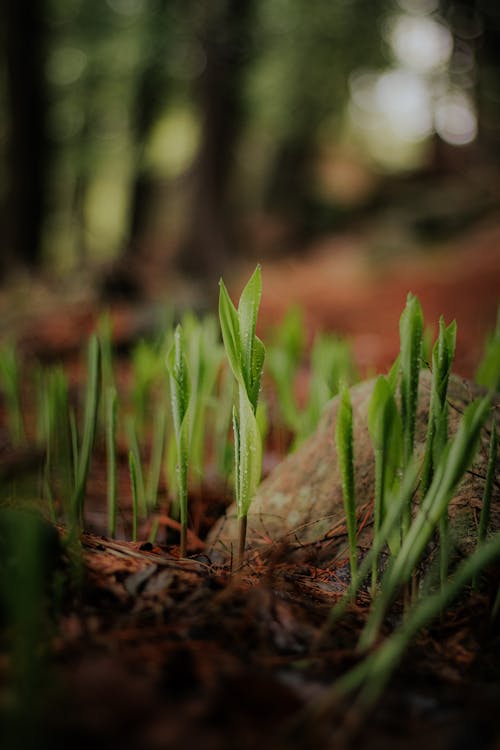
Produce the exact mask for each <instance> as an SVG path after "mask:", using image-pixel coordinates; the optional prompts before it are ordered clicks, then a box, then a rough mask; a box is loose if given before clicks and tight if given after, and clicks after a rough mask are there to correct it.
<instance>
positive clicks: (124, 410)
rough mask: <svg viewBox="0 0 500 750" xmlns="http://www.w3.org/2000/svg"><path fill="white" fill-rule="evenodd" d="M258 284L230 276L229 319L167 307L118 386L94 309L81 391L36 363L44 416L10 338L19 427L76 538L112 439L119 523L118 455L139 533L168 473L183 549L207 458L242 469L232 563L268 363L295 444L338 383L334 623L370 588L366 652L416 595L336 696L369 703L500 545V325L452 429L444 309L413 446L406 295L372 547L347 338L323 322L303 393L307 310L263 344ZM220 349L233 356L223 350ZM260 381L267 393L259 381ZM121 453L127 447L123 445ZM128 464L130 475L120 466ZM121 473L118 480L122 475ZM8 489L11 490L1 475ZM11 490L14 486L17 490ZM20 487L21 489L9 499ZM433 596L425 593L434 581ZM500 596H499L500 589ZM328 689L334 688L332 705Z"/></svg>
mask: <svg viewBox="0 0 500 750" xmlns="http://www.w3.org/2000/svg"><path fill="white" fill-rule="evenodd" d="M261 294H262V282H261V271H260V267H257V268H256V270H255V272H254V273H253V275H252V276H251V278H250V280H249V281H248V283H247V284H246V286H245V288H244V289H243V292H242V294H241V296H240V299H239V303H238V306H237V307H236V306H235V305H234V304H233V302H232V301H231V299H230V297H229V294H228V292H227V289H226V287H225V285H224V282H223V281H222V280H221V282H220V297H219V325H217V321H216V319H215V318H214V317H212V316H207V317H205V318H203V319H198V318H196V317H195V316H194V315H193V314H191V313H188V314H185V315H184V316H182V317H181V320H180V322H179V323H178V324H177V325H176V326H174V325H173V322H172V320H173V319H171V320H170V322H169V324H168V325H167V326H166V327H165V331H166V332H165V331H163V332H162V334H161V335H160V336H159V337H158V339H157V340H156V341H153V342H146V341H141V342H139V344H138V345H137V346H136V347H135V349H134V350H133V352H132V357H131V382H132V387H131V389H129V398H128V400H127V399H125V400H124V399H123V397H122V396H121V395H120V392H121V390H122V387H121V388H118V385H117V382H116V373H115V354H114V352H113V344H112V325H111V322H110V319H109V318H108V317H107V316H103V317H102V318H101V320H100V322H99V325H98V329H97V333H96V335H93V336H92V337H91V338H90V340H89V342H88V346H87V365H86V374H85V384H86V385H85V391H84V393H83V394H81V396H80V398H79V399H78V400H75V398H74V393H73V389H72V388H70V384H69V381H68V377H67V374H66V373H65V371H64V370H63V368H62V367H61V366H55V367H49V368H42V367H39V368H37V370H36V373H35V386H36V387H35V388H34V389H33V392H35V393H36V394H38V395H37V399H36V420H35V422H36V424H35V426H33V424H30V425H29V429H27V425H26V420H25V417H24V415H23V403H22V401H23V396H22V389H21V366H20V364H19V361H18V358H17V355H16V351H15V347H13V346H12V345H4V347H3V348H2V349H1V350H0V388H1V391H2V395H3V400H4V407H5V411H6V415H7V420H6V421H7V424H8V429H9V431H10V436H11V441H12V443H13V444H14V445H16V446H22V445H24V444H26V442H27V441H28V437H27V434H29V433H30V431H31V433H33V430H34V431H35V432H36V440H37V442H38V444H39V446H40V447H41V449H42V451H43V456H44V458H43V467H42V470H41V472H40V476H39V490H40V494H41V496H42V497H43V498H44V500H45V501H46V505H47V508H48V509H49V515H50V518H51V519H52V521H54V522H56V521H61V520H62V521H64V522H65V523H66V526H67V528H68V535H67V537H68V539H70V540H73V541H75V540H78V538H79V534H80V532H81V530H82V529H83V528H84V524H85V502H86V498H87V496H88V482H89V476H90V472H91V467H92V461H93V458H94V456H95V452H96V450H97V449H98V448H99V445H100V446H101V449H102V451H103V452H104V454H105V461H106V476H107V527H108V533H109V535H110V536H111V537H114V536H116V535H117V527H118V519H119V516H120V507H119V506H120V503H119V495H120V491H119V482H118V478H119V469H120V467H122V466H123V465H124V464H127V463H128V478H129V485H130V494H131V497H132V524H131V537H132V539H133V540H137V538H138V535H139V529H140V528H141V530H142V529H149V539H150V540H151V541H154V540H155V538H156V535H157V532H158V528H159V517H160V514H159V508H160V503H161V500H162V497H163V498H164V492H163V495H162V490H161V486H162V475H164V477H165V481H164V485H165V486H166V487H167V488H168V490H169V492H170V495H169V498H168V499H169V501H170V503H171V505H170V509H169V512H170V514H171V515H173V516H176V517H177V518H178V519H179V521H178V528H179V534H180V555H181V556H182V557H184V556H185V555H186V554H187V550H188V547H189V544H188V541H189V520H190V507H189V498H190V493H191V491H193V490H196V488H199V487H200V486H201V484H202V482H203V478H204V472H205V471H206V468H207V464H208V463H210V462H211V464H212V466H214V467H216V471H217V472H218V473H219V475H220V476H223V477H226V476H227V474H228V473H230V472H231V471H232V482H233V486H234V496H235V501H236V508H237V515H238V519H239V524H240V536H239V544H238V549H237V562H238V564H240V563H241V561H242V558H243V555H244V552H245V544H246V542H245V538H246V528H247V517H248V513H249V509H250V507H251V503H252V500H253V497H254V495H255V493H256V490H257V487H258V484H259V482H260V479H261V472H262V461H263V452H264V444H265V439H266V423H267V420H266V418H265V414H266V408H265V405H266V401H265V398H264V397H263V394H262V393H261V383H262V376H263V368H264V362H265V361H266V362H267V365H268V371H269V374H270V382H271V383H272V385H273V387H274V392H275V393H276V394H277V402H278V410H279V414H280V415H281V419H282V422H283V423H284V425H285V426H286V428H287V429H288V431H289V433H290V435H291V439H292V441H293V445H294V446H296V445H298V444H299V443H300V442H301V441H302V440H304V439H305V438H306V437H307V436H308V435H309V434H310V433H311V432H312V431H313V430H314V429H315V427H316V425H317V422H318V420H319V418H320V416H321V414H322V411H323V409H324V407H325V405H326V403H327V402H328V401H329V400H330V399H331V398H332V397H333V396H335V395H336V394H338V397H339V411H338V419H337V422H336V428H335V436H334V437H335V443H336V446H337V453H338V461H339V466H340V471H341V477H342V489H343V498H344V505H345V515H346V525H347V535H348V546H349V564H350V571H351V580H350V584H349V586H348V587H347V590H346V591H345V593H344V595H343V596H342V597H341V599H340V600H339V602H338V603H337V605H336V606H335V607H334V609H333V611H332V616H331V618H330V619H331V622H334V621H335V620H336V619H337V618H338V617H340V616H341V615H342V614H343V613H344V612H345V610H346V607H348V606H349V604H350V603H351V602H352V601H353V600H354V599H355V598H356V596H357V594H358V592H359V591H360V589H361V587H362V586H364V585H366V586H368V587H369V589H370V591H371V596H372V606H371V611H370V613H369V616H368V617H367V621H366V625H365V627H364V629H363V632H362V634H361V636H360V639H359V650H360V652H362V653H366V652H371V651H372V649H373V646H374V644H375V643H376V642H377V640H378V638H379V635H380V631H381V625H382V623H383V622H384V620H385V617H386V615H387V613H388V611H389V608H390V607H391V606H392V605H393V604H394V602H395V601H396V599H397V597H398V595H399V594H402V595H403V599H404V601H405V603H406V608H405V616H404V618H403V620H402V623H401V625H400V627H399V628H398V629H397V630H396V631H395V632H394V633H393V634H392V635H391V636H390V637H389V638H387V639H386V640H385V641H384V642H383V644H382V645H381V646H380V647H379V648H378V649H377V650H375V651H373V652H372V653H369V655H368V656H367V657H366V658H365V659H364V660H363V661H361V662H360V664H359V666H358V667H356V668H355V669H354V670H352V671H351V672H349V673H348V674H346V675H345V676H344V677H343V678H342V679H341V680H340V681H338V682H337V683H336V685H335V687H334V695H335V696H338V695H342V694H345V693H347V692H351V691H356V690H358V691H360V699H362V700H363V701H364V702H365V703H369V702H370V701H372V700H374V699H375V698H376V697H377V696H378V695H379V693H380V691H381V689H382V688H383V686H384V684H385V682H386V681H387V679H388V677H389V675H390V673H391V670H392V668H393V666H394V664H395V663H397V661H398V659H399V658H400V656H401V654H402V653H403V651H404V649H405V648H406V645H407V643H408V641H409V639H411V638H412V637H413V636H414V634H415V633H416V632H417V630H418V629H419V628H420V627H422V625H423V624H425V623H426V622H428V621H429V620H430V619H432V618H433V617H435V616H436V615H437V614H439V613H440V612H441V611H442V610H443V608H444V607H446V606H447V604H448V603H449V602H450V601H451V600H452V599H453V597H455V596H456V595H457V593H458V592H459V591H461V590H462V589H463V587H464V585H466V584H467V583H468V582H471V581H472V582H473V583H475V584H477V582H478V580H479V576H480V573H481V571H482V570H483V569H484V568H485V567H486V566H487V565H488V564H489V563H490V562H491V561H492V560H493V559H494V558H496V557H499V556H500V535H498V534H496V535H494V536H491V535H489V534H488V529H489V519H490V508H491V500H492V494H493V485H494V478H495V472H496V457H497V449H498V440H497V433H496V428H495V426H494V424H493V425H492V426H491V421H490V426H489V427H488V426H487V420H488V419H489V417H490V413H491V400H492V397H491V391H493V390H495V389H498V386H499V382H500V356H499V348H498V347H499V341H500V325H499V326H498V327H497V331H496V332H495V333H494V335H492V336H491V337H490V339H489V340H488V342H487V347H486V353H485V357H484V359H483V361H482V363H481V365H480V366H479V368H478V374H477V380H478V382H480V383H481V384H483V385H485V386H487V388H489V389H490V393H489V395H486V396H485V397H484V398H482V399H479V400H477V401H475V402H473V403H471V404H470V405H469V406H468V407H467V408H466V409H465V411H464V413H463V415H462V419H461V422H460V426H459V428H458V431H457V432H456V434H455V435H454V436H453V437H452V438H450V437H449V435H448V409H449V406H448V400H447V390H448V382H449V377H450V373H451V366H452V362H453V357H454V352H455V341H456V326H455V324H454V323H451V324H450V325H446V324H445V322H444V321H443V320H440V323H439V333H438V336H437V339H436V341H435V343H434V346H433V348H432V352H431V353H430V359H431V363H430V367H431V371H432V385H431V396H430V408H429V417H428V425H427V436H426V441H425V451H424V454H423V456H420V455H418V454H417V452H416V450H415V430H416V424H417V409H418V403H419V401H418V387H419V379H420V372H421V368H422V367H423V366H424V362H423V355H422V352H423V350H424V351H425V350H426V333H425V332H424V321H423V315H422V310H421V307H420V304H419V302H418V300H417V299H416V298H415V297H413V296H412V295H409V297H408V301H407V305H406V308H405V310H404V311H403V314H402V316H401V321H400V339H401V348H400V354H399V356H398V358H397V360H396V362H395V364H394V366H393V367H392V368H391V370H390V372H389V374H388V375H387V376H380V377H379V378H378V379H377V380H376V382H375V385H374V388H373V395H372V398H371V402H370V405H369V410H368V430H369V434H370V437H371V441H372V444H373V450H374V456H375V491H374V511H373V543H372V545H371V547H370V549H369V550H368V552H366V554H364V556H360V555H359V550H358V548H357V536H358V529H357V504H356V482H355V468H356V451H355V440H354V431H353V414H352V404H351V397H350V391H349V385H350V384H352V382H353V381H354V379H355V377H356V372H355V367H354V365H353V360H352V357H351V354H350V350H349V347H348V344H347V343H346V342H345V341H341V340H339V339H337V338H335V337H333V336H326V335H324V334H322V335H319V336H317V337H316V339H315V340H314V341H313V343H312V354H311V359H310V371H311V374H310V386H309V395H308V398H307V399H306V403H305V405H300V402H299V400H298V398H297V396H296V390H295V385H296V382H297V378H298V377H299V376H300V372H301V369H302V368H303V367H304V363H305V350H306V342H305V340H306V335H305V326H304V322H303V320H302V317H301V315H300V313H299V312H298V311H297V310H292V311H290V312H289V314H288V315H287V316H286V317H285V319H284V321H283V323H282V324H281V326H280V327H279V328H278V329H277V330H276V332H275V335H274V340H273V341H272V342H271V344H270V345H269V347H268V351H267V357H266V351H265V348H264V345H263V343H262V341H261V340H260V339H259V338H258V336H257V335H256V326H257V316H258V310H259V304H260V299H261ZM224 355H225V356H224ZM264 393H265V391H264ZM485 426H486V429H489V432H490V442H489V459H488V465H487V474H486V477H485V488H484V496H483V502H482V511H481V516H480V521H479V529H478V541H477V548H476V550H475V551H474V552H473V553H472V554H471V555H470V556H469V557H468V558H466V559H465V560H464V561H463V562H462V563H460V565H459V566H458V567H457V568H456V569H454V570H453V571H451V565H450V562H451V557H452V542H451V540H450V533H449V524H448V506H449V503H450V500H451V498H452V497H453V495H454V492H455V490H456V488H457V486H458V484H459V482H460V481H461V480H462V478H463V477H464V474H465V472H466V471H467V470H468V469H469V467H470V466H471V463H472V461H473V459H474V457H475V455H476V451H477V447H478V444H479V441H480V434H481V431H482V430H484V429H485ZM124 452H125V458H126V459H128V462H127V461H124V460H120V458H122V459H123V453H124ZM122 476H123V475H122ZM120 487H121V485H120ZM2 490H3V491H4V494H5V488H4V487H3V486H2ZM8 492H11V489H9V490H8ZM10 500H12V498H10ZM431 540H438V542H439V543H438V549H439V552H438V556H437V568H438V574H437V575H436V574H435V573H433V572H432V571H433V568H432V567H431V569H430V572H429V574H428V576H427V578H426V579H425V580H424V581H419V580H418V577H417V571H418V570H419V568H420V566H421V563H422V560H423V559H424V558H425V556H426V554H427V552H428V549H429V544H430V542H431ZM424 594H425V595H424ZM496 606H497V608H498V607H499V606H500V597H499V598H498V601H497V605H496ZM328 700H329V696H327V697H326V699H325V706H326V705H327V704H328Z"/></svg>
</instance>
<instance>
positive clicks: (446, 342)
mask: <svg viewBox="0 0 500 750" xmlns="http://www.w3.org/2000/svg"><path fill="white" fill-rule="evenodd" d="M456 338H457V325H456V323H455V321H453V322H452V323H450V325H449V326H448V327H446V325H445V322H444V318H443V317H442V316H441V318H440V320H439V335H438V338H437V341H436V343H435V345H434V348H433V350H432V382H431V398H430V405H429V419H428V425H427V439H426V446H425V457H424V466H423V469H422V481H421V492H422V497H424V496H425V495H426V493H427V491H428V489H429V487H430V485H431V482H432V478H433V475H434V467H435V466H437V465H438V464H439V461H440V458H441V454H442V453H443V451H444V449H445V447H446V443H447V441H448V404H447V402H446V394H447V392H448V380H449V378H450V372H451V365H452V362H453V357H454V356H455V344H456ZM439 535H440V565H439V569H440V578H441V583H443V582H444V580H445V578H446V575H447V571H448V554H449V532H448V514H447V513H445V514H444V515H443V517H442V519H441V521H440V524H439Z"/></svg>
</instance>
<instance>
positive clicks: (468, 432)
mask: <svg viewBox="0 0 500 750" xmlns="http://www.w3.org/2000/svg"><path fill="white" fill-rule="evenodd" d="M490 409H491V400H490V399H489V398H484V399H482V400H478V401H474V402H473V403H472V404H469V406H468V407H467V408H466V409H465V411H464V414H463V416H462V419H461V421H460V425H459V428H458V430H457V433H456V435H455V437H454V439H453V440H452V441H451V442H450V443H449V444H448V446H447V449H446V450H445V451H444V452H443V455H442V457H441V461H440V462H439V465H438V467H437V469H436V472H435V475H434V479H433V481H432V484H431V486H430V488H429V491H428V492H427V494H426V496H425V498H423V500H422V503H421V505H420V508H419V510H418V512H417V514H416V516H415V518H414V520H413V522H412V524H411V526H410V529H409V530H408V533H407V535H406V537H405V539H404V540H403V542H402V545H401V549H400V550H399V552H398V553H397V555H396V556H395V557H394V558H393V561H392V564H391V565H390V566H389V568H388V569H387V570H386V572H385V574H384V577H383V579H382V585H381V588H380V594H379V596H378V597H377V599H376V600H375V602H374V606H373V609H372V612H371V613H370V617H369V618H368V622H367V624H366V626H365V629H364V631H363V633H362V635H361V638H360V643H359V645H360V648H361V649H365V648H370V647H371V646H372V645H373V643H374V642H375V640H376V638H377V636H378V633H379V629H380V626H381V624H382V621H383V619H384V616H385V614H386V612H387V609H388V607H389V606H390V604H391V603H392V601H393V600H394V598H395V596H396V594H397V592H398V590H399V589H400V588H401V586H403V585H405V584H407V583H408V582H409V581H410V578H411V576H412V573H413V571H414V570H415V569H416V566H417V565H418V563H419V561H420V559H421V558H422V555H423V553H424V550H425V548H426V546H427V544H428V542H429V540H430V538H431V536H432V534H433V532H434V530H435V529H436V527H437V526H438V524H439V521H440V520H441V518H442V517H443V515H444V514H445V513H446V512H447V509H448V503H449V502H450V499H451V498H452V496H453V492H454V490H455V489H456V487H457V485H458V483H459V481H460V480H461V479H462V477H463V475H464V473H465V472H466V470H467V469H468V467H469V465H470V464H471V462H472V460H473V458H474V455H475V453H476V449H477V444H478V441H479V435H480V430H481V428H482V426H483V424H484V422H485V421H486V418H487V416H488V414H489V412H490Z"/></svg>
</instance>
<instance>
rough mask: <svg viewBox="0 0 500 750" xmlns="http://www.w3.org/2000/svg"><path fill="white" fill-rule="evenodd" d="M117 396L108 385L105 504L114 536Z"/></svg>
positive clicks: (116, 498) (109, 527)
mask: <svg viewBox="0 0 500 750" xmlns="http://www.w3.org/2000/svg"><path fill="white" fill-rule="evenodd" d="M117 411H118V398H117V393H116V388H115V387H114V386H109V387H108V389H107V391H106V459H107V504H108V534H109V536H110V537H115V536H116V518H117V514H118V487H117V480H118V475H117V462H116V422H117Z"/></svg>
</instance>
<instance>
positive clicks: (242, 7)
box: [178, 0, 253, 282]
mask: <svg viewBox="0 0 500 750" xmlns="http://www.w3.org/2000/svg"><path fill="white" fill-rule="evenodd" d="M200 8H201V5H199V6H198V12H199V11H200ZM201 10H202V14H203V17H202V19H201V21H200V27H201V28H200V32H199V39H200V41H201V43H202V45H203V50H204V54H205V60H206V63H205V68H204V71H203V73H202V74H201V76H200V78H199V80H198V87H197V99H198V103H199V107H200V111H201V119H202V140H201V145H200V149H199V153H198V157H197V160H196V164H195V166H194V170H193V175H192V177H193V181H192V186H193V188H192V190H193V192H192V201H191V207H190V210H189V212H188V215H187V221H188V227H187V231H186V236H185V240H184V243H183V245H182V248H181V252H180V254H179V256H178V266H179V268H180V269H181V270H182V271H183V272H184V273H187V274H189V275H190V276H193V277H195V278H199V279H206V280H207V281H209V282H210V281H211V280H212V279H213V277H216V276H219V275H220V273H221V271H222V270H223V269H224V268H225V267H226V266H227V265H228V262H229V260H230V259H231V257H232V256H234V253H235V245H234V244H233V236H232V224H233V222H232V217H231V215H230V213H231V210H230V204H229V195H228V193H229V182H230V177H231V171H232V166H233V163H234V153H235V150H236V147H237V142H238V138H239V135H240V131H241V126H242V122H243V115H244V112H243V97H242V87H243V79H244V74H245V71H246V67H247V63H248V61H249V58H250V54H249V35H250V26H251V21H252V11H253V2H252V0H225V1H224V2H220V3H207V4H206V5H205V6H203V7H202V8H201Z"/></svg>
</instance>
